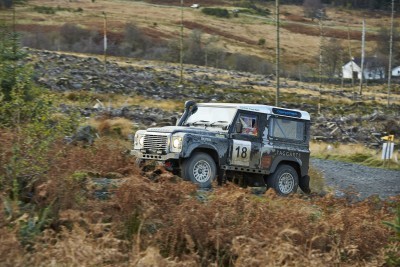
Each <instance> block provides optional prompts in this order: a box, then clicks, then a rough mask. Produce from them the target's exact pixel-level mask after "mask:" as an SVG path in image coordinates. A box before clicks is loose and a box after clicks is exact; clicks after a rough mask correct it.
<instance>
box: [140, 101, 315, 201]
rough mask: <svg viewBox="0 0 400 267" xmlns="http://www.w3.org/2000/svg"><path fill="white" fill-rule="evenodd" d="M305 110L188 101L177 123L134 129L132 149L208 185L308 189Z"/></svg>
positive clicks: (307, 119)
mask: <svg viewBox="0 0 400 267" xmlns="http://www.w3.org/2000/svg"><path fill="white" fill-rule="evenodd" d="M309 136H310V115H309V114H308V113H307V112H305V111H300V110H294V109H286V108H279V107H274V106H268V105H256V104H225V103H195V102H194V101H187V102H186V103H185V110H184V113H183V115H182V117H181V118H180V119H179V120H178V122H177V125H176V126H164V127H160V128H149V129H147V130H139V131H137V132H136V134H135V138H134V145H133V150H132V154H133V155H134V156H136V158H137V159H138V160H140V161H146V160H156V161H161V162H163V163H164V165H165V167H166V168H167V169H169V170H170V171H173V172H175V173H177V174H179V175H180V176H181V177H182V178H183V179H185V180H190V181H192V182H193V183H196V184H198V185H199V187H202V188H207V187H210V186H211V183H212V181H213V180H214V179H217V181H218V183H219V184H221V183H223V182H224V181H226V180H227V179H228V180H236V181H241V182H244V183H245V184H246V185H248V186H257V187H260V186H267V187H269V188H273V189H274V190H275V191H276V192H277V193H278V194H280V195H289V194H292V193H294V192H296V191H297V188H298V187H300V188H301V189H302V191H303V192H305V193H309V192H310V188H309V180H310V177H309V176H308V168H309V156H310V150H309Z"/></svg>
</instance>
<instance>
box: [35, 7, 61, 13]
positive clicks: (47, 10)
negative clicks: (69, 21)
mask: <svg viewBox="0 0 400 267" xmlns="http://www.w3.org/2000/svg"><path fill="white" fill-rule="evenodd" d="M33 10H34V11H36V12H38V13H42V14H55V13H56V10H55V9H54V8H53V7H51V6H34V7H33Z"/></svg>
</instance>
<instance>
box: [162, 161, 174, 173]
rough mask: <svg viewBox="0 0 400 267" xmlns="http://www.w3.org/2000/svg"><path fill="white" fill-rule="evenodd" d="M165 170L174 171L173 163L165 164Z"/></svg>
mask: <svg viewBox="0 0 400 267" xmlns="http://www.w3.org/2000/svg"><path fill="white" fill-rule="evenodd" d="M164 168H165V169H166V170H167V171H172V170H173V166H172V162H171V161H166V162H165V163H164Z"/></svg>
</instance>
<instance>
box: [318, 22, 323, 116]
mask: <svg viewBox="0 0 400 267" xmlns="http://www.w3.org/2000/svg"><path fill="white" fill-rule="evenodd" d="M323 36H324V35H323V29H322V18H320V19H319V67H318V75H319V89H318V93H319V96H318V114H321V90H322V60H323V56H322V52H323V41H324V39H323Z"/></svg>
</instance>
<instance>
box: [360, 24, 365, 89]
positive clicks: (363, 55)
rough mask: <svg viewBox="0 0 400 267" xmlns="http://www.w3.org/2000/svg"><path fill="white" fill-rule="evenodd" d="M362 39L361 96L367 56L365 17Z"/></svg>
mask: <svg viewBox="0 0 400 267" xmlns="http://www.w3.org/2000/svg"><path fill="white" fill-rule="evenodd" d="M362 26H363V29H362V41H361V77H360V91H359V94H360V96H361V95H362V91H363V78H364V58H365V19H363V23H362Z"/></svg>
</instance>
